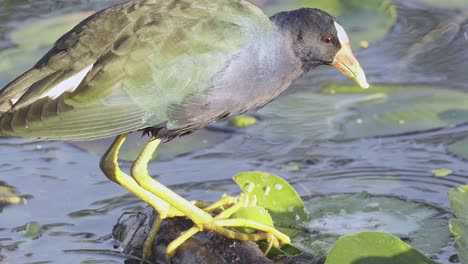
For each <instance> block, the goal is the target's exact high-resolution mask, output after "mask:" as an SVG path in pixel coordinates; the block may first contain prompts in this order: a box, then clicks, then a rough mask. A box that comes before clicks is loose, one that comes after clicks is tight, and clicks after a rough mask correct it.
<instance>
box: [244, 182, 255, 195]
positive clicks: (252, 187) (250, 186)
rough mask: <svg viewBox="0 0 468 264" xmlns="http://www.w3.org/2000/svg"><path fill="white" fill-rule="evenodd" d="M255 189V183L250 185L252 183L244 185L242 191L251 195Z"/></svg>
mask: <svg viewBox="0 0 468 264" xmlns="http://www.w3.org/2000/svg"><path fill="white" fill-rule="evenodd" d="M254 188H255V183H252V182H248V183H246V184H245V185H244V188H242V189H244V191H245V192H247V193H251V192H252V191H253V189H254Z"/></svg>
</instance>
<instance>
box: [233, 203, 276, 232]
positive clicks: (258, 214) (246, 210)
mask: <svg viewBox="0 0 468 264" xmlns="http://www.w3.org/2000/svg"><path fill="white" fill-rule="evenodd" d="M231 218H243V219H249V220H253V221H255V222H257V223H261V224H265V225H268V226H273V219H272V218H271V215H270V213H268V211H267V210H266V209H265V208H263V207H259V206H253V207H243V208H241V209H240V210H239V211H237V212H235V213H234V214H233V215H232V216H231ZM239 230H241V232H244V233H247V234H251V233H253V232H254V231H255V230H253V229H250V228H239Z"/></svg>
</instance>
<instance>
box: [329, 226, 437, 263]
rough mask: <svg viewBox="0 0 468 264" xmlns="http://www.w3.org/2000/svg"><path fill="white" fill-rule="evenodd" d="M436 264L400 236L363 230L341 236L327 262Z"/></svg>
mask: <svg viewBox="0 0 468 264" xmlns="http://www.w3.org/2000/svg"><path fill="white" fill-rule="evenodd" d="M348 263H349V264H436V262H434V261H432V260H430V259H428V258H427V257H425V256H424V255H423V254H421V253H420V252H418V251H417V250H415V249H413V248H412V247H411V246H409V245H408V244H406V243H404V242H403V241H401V240H400V238H398V237H396V236H393V235H390V234H387V233H381V232H363V233H359V234H356V235H347V236H344V237H342V238H340V239H339V240H338V241H337V242H336V244H335V245H334V246H333V249H332V250H331V251H330V254H329V255H328V256H327V260H326V262H325V264H348Z"/></svg>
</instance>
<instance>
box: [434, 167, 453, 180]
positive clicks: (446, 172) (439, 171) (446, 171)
mask: <svg viewBox="0 0 468 264" xmlns="http://www.w3.org/2000/svg"><path fill="white" fill-rule="evenodd" d="M431 172H432V174H434V176H436V177H437V178H444V177H447V176H449V175H450V174H452V173H453V171H452V170H451V169H437V170H432V171H431Z"/></svg>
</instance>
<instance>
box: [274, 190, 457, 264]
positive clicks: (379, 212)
mask: <svg viewBox="0 0 468 264" xmlns="http://www.w3.org/2000/svg"><path fill="white" fill-rule="evenodd" d="M398 186H399V185H388V182H387V184H386V185H385V186H382V188H386V189H387V190H388V189H394V188H399V187H398ZM373 187H374V190H377V191H378V189H379V188H380V187H378V186H373ZM304 203H305V206H306V209H307V211H308V212H309V214H310V215H309V220H308V221H305V222H301V223H294V224H293V225H292V226H289V229H295V230H296V232H294V230H287V231H285V230H284V229H282V231H285V233H287V234H289V235H290V236H291V238H292V239H293V241H294V243H295V244H294V245H295V246H296V247H298V248H300V249H301V250H303V251H304V252H308V253H311V254H313V255H316V256H325V255H327V253H328V252H329V251H330V249H331V248H332V246H333V245H334V244H335V242H336V241H337V240H338V239H339V238H340V237H341V236H344V235H349V234H356V233H359V232H365V231H375V232H386V233H391V234H393V235H396V236H398V237H404V238H406V239H407V241H409V242H408V243H409V244H410V245H411V246H412V247H413V248H415V249H416V250H418V251H420V252H422V253H423V254H426V255H437V254H438V253H440V249H441V248H445V247H447V246H449V245H450V241H451V233H450V231H449V230H448V229H447V226H448V219H446V218H445V217H440V216H441V213H442V212H441V211H440V210H439V209H438V208H436V207H431V206H429V205H428V204H424V203H419V202H416V201H410V200H405V199H401V198H399V197H389V196H379V195H372V194H369V193H366V192H362V193H355V194H327V195H319V196H313V197H307V198H306V199H304ZM311 234H318V235H312V236H311Z"/></svg>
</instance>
